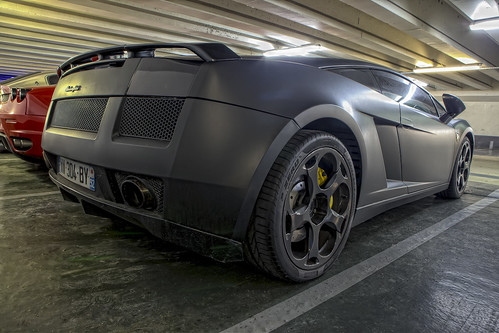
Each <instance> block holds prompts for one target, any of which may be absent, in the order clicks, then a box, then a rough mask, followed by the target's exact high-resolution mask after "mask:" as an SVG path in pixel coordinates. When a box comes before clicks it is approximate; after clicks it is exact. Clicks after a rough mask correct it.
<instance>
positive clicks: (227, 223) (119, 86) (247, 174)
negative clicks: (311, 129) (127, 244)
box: [43, 44, 285, 260]
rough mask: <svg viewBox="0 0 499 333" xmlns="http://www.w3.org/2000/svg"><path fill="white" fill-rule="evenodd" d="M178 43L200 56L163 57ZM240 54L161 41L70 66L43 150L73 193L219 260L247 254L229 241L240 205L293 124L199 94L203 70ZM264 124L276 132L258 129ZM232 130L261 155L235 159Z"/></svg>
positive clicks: (92, 208) (90, 205)
mask: <svg viewBox="0 0 499 333" xmlns="http://www.w3.org/2000/svg"><path fill="white" fill-rule="evenodd" d="M179 47H180V48H181V49H182V50H183V51H185V49H187V50H190V51H192V52H194V53H195V54H196V55H197V57H194V58H187V60H186V59H185V58H182V59H173V58H171V57H170V55H171V54H170V53H167V56H166V57H158V56H157V52H158V49H159V48H161V49H165V48H166V49H167V50H166V51H167V52H169V51H170V49H176V48H179ZM171 52H173V50H172V51H171ZM237 59H238V56H237V55H236V54H234V53H233V52H232V51H230V49H228V48H226V47H225V46H224V45H220V44H204V45H202V46H198V45H196V44H187V45H184V44H181V45H172V44H166V45H163V44H161V45H139V46H132V47H124V48H123V47H122V48H111V49H105V50H98V51H96V52H93V53H88V54H84V55H81V56H78V57H76V58H73V59H70V60H69V61H68V62H66V63H65V64H63V65H62V66H61V72H62V73H61V77H60V81H59V84H58V85H57V88H56V90H55V92H54V95H53V100H52V105H51V109H50V111H49V114H48V117H47V122H46V125H45V130H44V135H43V149H44V151H45V159H46V162H47V164H48V165H49V168H50V171H49V173H50V177H51V179H52V180H53V181H54V182H55V183H56V184H57V185H58V186H59V188H60V189H61V192H62V194H63V196H64V197H65V199H67V200H72V201H75V202H80V203H81V204H82V206H83V208H84V210H85V212H87V213H89V214H96V215H100V216H109V215H112V216H118V217H120V218H123V219H126V220H128V221H130V222H132V223H136V224H139V225H142V226H144V227H145V228H147V229H148V230H149V231H150V232H151V233H152V234H154V235H156V236H158V237H161V238H163V239H167V240H169V241H173V242H175V243H178V244H181V245H183V246H185V247H188V248H191V249H193V250H195V251H197V252H200V253H202V254H205V255H208V256H211V257H214V258H216V259H219V260H232V259H241V258H240V257H241V248H240V244H239V243H238V242H235V241H233V240H232V239H231V236H232V232H233V229H234V224H235V221H236V219H237V216H238V214H239V210H240V207H241V202H242V200H243V199H244V196H245V195H246V191H247V186H248V184H249V179H250V178H251V177H252V175H253V173H252V172H254V169H256V167H257V166H258V163H259V162H260V158H261V156H263V154H264V153H265V151H266V146H267V145H269V144H270V143H271V142H272V140H273V139H274V136H275V133H276V132H278V131H279V130H280V128H281V127H282V124H283V123H284V122H285V121H284V120H278V119H277V117H273V116H271V115H266V114H263V117H256V116H255V113H256V112H255V111H254V110H249V109H246V108H243V107H238V106H234V105H229V104H225V103H220V102H218V101H212V100H209V99H206V98H193V97H192V90H193V86H194V85H196V84H199V81H200V80H201V81H202V80H203V79H202V74H201V71H202V68H203V66H212V65H213V64H214V63H216V62H222V61H233V60H237ZM265 124H267V126H269V127H270V126H273V131H269V133H268V134H261V135H257V134H258V128H261V126H263V125H265ZM231 136H234V137H237V136H246V137H245V139H247V137H248V136H251V137H254V140H253V142H254V145H255V147H257V149H258V154H260V155H261V156H255V154H252V155H251V156H246V155H244V156H245V157H244V158H246V160H244V161H241V160H240V159H239V160H238V159H229V156H227V155H231V154H232V152H235V151H241V152H243V151H244V150H242V149H243V148H244V147H241V146H240V145H239V144H236V143H235V142H236V141H235V140H234V141H233V140H231ZM262 140H265V143H264V144H262V142H261V141H262ZM245 141H248V140H245ZM262 147H263V148H262ZM247 149H248V151H251V149H252V148H251V147H250V146H249V145H248V147H247ZM250 159H251V160H250ZM238 163H239V164H238ZM234 164H236V165H234ZM213 216H216V219H214V218H213Z"/></svg>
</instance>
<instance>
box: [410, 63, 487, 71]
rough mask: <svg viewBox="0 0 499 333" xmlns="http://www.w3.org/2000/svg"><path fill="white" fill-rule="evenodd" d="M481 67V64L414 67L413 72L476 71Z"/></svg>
mask: <svg viewBox="0 0 499 333" xmlns="http://www.w3.org/2000/svg"><path fill="white" fill-rule="evenodd" d="M477 69H481V64H476V65H472V66H457V67H432V68H414V70H413V71H412V72H413V73H438V72H461V71H475V70H477Z"/></svg>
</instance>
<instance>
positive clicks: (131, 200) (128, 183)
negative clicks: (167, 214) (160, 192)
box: [121, 177, 156, 210]
mask: <svg viewBox="0 0 499 333" xmlns="http://www.w3.org/2000/svg"><path fill="white" fill-rule="evenodd" d="M121 194H122V195H123V200H125V202H126V204H127V205H129V206H131V207H134V208H144V209H147V210H153V209H155V208H156V198H155V197H154V194H152V192H151V191H150V190H149V189H148V188H147V187H146V186H145V185H144V183H143V182H142V181H141V180H140V179H138V178H136V177H127V178H126V179H125V180H124V181H123V183H121Z"/></svg>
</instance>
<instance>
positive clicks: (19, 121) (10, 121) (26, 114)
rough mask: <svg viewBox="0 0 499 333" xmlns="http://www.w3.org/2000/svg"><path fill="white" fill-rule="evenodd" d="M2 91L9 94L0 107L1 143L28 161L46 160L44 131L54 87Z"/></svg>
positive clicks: (5, 89) (3, 87)
mask: <svg viewBox="0 0 499 333" xmlns="http://www.w3.org/2000/svg"><path fill="white" fill-rule="evenodd" d="M1 89H2V92H5V93H6V92H8V94H2V96H4V95H7V98H2V105H1V107H0V123H1V130H2V132H3V134H0V135H1V136H2V143H3V144H4V146H6V147H8V150H10V151H12V152H13V153H15V154H16V155H17V156H19V157H21V158H23V159H25V160H28V161H31V162H41V161H43V154H42V148H41V140H42V132H43V127H44V124H45V117H46V115H47V111H48V108H49V105H50V102H51V98H52V93H53V92H54V89H55V86H45V87H34V88H16V87H7V86H2V88H1Z"/></svg>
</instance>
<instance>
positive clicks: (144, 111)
mask: <svg viewBox="0 0 499 333" xmlns="http://www.w3.org/2000/svg"><path fill="white" fill-rule="evenodd" d="M184 101H185V100H184V99H181V98H144V97H128V98H127V99H126V100H125V104H124V106H123V112H122V115H121V122H120V127H119V135H120V136H129V137H136V138H144V139H155V140H164V141H171V139H172V137H173V132H174V131H175V126H176V124H177V119H178V116H179V115H180V111H182V107H183V106H184Z"/></svg>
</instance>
